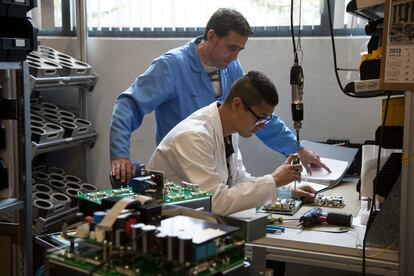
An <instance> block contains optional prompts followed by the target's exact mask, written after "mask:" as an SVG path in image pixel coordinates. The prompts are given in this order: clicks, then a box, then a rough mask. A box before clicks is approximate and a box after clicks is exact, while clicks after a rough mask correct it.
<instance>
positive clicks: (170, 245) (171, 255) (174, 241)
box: [167, 233, 178, 261]
mask: <svg viewBox="0 0 414 276" xmlns="http://www.w3.org/2000/svg"><path fill="white" fill-rule="evenodd" d="M167 260H169V261H172V260H178V237H177V234H174V233H171V234H168V235H167Z"/></svg>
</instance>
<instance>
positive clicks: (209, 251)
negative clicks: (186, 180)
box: [45, 212, 244, 275]
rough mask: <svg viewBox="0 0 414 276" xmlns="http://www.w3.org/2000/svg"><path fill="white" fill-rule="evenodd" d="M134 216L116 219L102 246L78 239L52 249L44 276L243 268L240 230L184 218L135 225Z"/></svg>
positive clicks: (208, 272)
mask: <svg viewBox="0 0 414 276" xmlns="http://www.w3.org/2000/svg"><path fill="white" fill-rule="evenodd" d="M135 218H136V217H135V215H134V213H133V212H132V213H129V214H122V215H120V216H118V218H117V220H116V221H115V223H114V224H113V228H112V229H111V230H110V231H108V232H107V234H106V235H105V240H103V241H102V242H98V241H96V240H93V239H91V238H82V239H81V238H77V239H76V243H77V244H76V245H75V244H74V243H73V242H71V246H69V247H66V248H64V249H62V248H58V249H55V250H52V251H49V253H48V255H47V256H46V262H45V268H46V274H49V275H55V274H59V273H60V274H62V275H67V274H69V273H75V274H74V275H92V274H93V275H216V274H218V273H224V272H225V271H227V270H233V269H236V270H237V269H241V268H242V267H243V263H244V241H242V240H237V239H236V238H234V236H233V235H234V234H235V233H236V232H237V228H236V227H232V226H228V225H222V224H215V223H209V222H206V221H204V220H200V219H195V218H191V217H187V216H182V215H178V216H174V217H171V218H166V219H164V220H162V221H161V225H160V226H158V227H156V226H155V225H150V224H145V223H142V222H140V221H138V220H136V222H138V223H133V224H131V221H132V220H133V219H135ZM224 274H225V273H224Z"/></svg>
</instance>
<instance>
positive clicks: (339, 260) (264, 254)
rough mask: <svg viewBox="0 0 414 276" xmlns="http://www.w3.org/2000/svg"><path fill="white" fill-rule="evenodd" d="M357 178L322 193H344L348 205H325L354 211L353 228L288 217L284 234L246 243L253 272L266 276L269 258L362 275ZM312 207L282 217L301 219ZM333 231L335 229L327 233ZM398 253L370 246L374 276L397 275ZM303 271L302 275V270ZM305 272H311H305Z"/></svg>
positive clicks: (369, 268) (369, 265)
mask: <svg viewBox="0 0 414 276" xmlns="http://www.w3.org/2000/svg"><path fill="white" fill-rule="evenodd" d="M357 181H358V179H356V178H348V179H344V180H343V181H342V182H341V183H340V184H339V185H337V186H336V187H333V188H331V189H329V190H326V191H323V192H322V193H323V194H324V195H327V196H335V195H342V196H343V198H344V201H345V204H346V205H345V207H343V208H329V207H322V208H323V209H324V210H326V211H328V212H350V213H352V215H353V217H354V223H353V226H352V228H351V229H349V230H348V231H346V230H345V229H344V231H343V232H341V229H340V228H338V227H332V226H327V228H326V229H324V228H323V227H316V228H313V229H312V228H311V229H309V230H308V229H303V228H302V227H297V224H298V221H292V220H289V221H288V220H286V221H285V222H284V223H283V224H279V225H280V226H283V227H285V231H284V232H283V233H277V234H266V236H265V237H263V238H260V239H257V240H254V241H252V242H249V243H247V244H246V256H247V257H248V258H249V259H250V262H251V273H250V275H265V274H264V271H265V266H266V260H273V261H280V262H286V263H287V267H289V266H291V267H292V264H293V266H298V264H300V265H306V266H312V267H320V268H323V269H322V270H321V273H315V275H332V274H331V273H332V272H330V273H327V271H328V270H330V269H335V270H341V271H342V270H343V271H347V272H346V273H345V274H344V275H359V274H360V272H361V271H362V243H363V238H364V234H365V226H364V225H361V224H360V223H359V217H358V216H357V215H358V213H359V211H360V206H361V203H360V200H359V195H358V193H357V191H356V189H355V187H356V183H357ZM313 207H315V206H312V205H304V206H302V207H301V208H300V209H299V210H298V211H297V213H296V214H295V215H293V216H290V217H289V216H283V217H284V218H290V219H292V218H297V219H298V218H299V217H300V216H301V215H303V214H304V213H305V212H306V211H307V210H309V209H310V208H313ZM246 212H256V211H255V210H248V211H246ZM245 215H247V214H245ZM274 216H275V215H274ZM276 216H279V215H276ZM292 223H293V224H295V225H292ZM331 230H332V231H333V232H325V231H331ZM335 231H339V232H335ZM398 255H399V254H398V250H392V249H384V248H372V247H367V248H366V256H367V258H366V272H367V273H368V274H374V275H398V270H399V264H398ZM323 271H325V272H326V273H323ZM294 274H296V275H298V274H297V272H296V273H292V275H294ZM300 274H301V275H303V273H300ZM339 274H340V273H339ZM339 274H335V275H337V276H338V275H339ZM306 275H312V274H310V273H306Z"/></svg>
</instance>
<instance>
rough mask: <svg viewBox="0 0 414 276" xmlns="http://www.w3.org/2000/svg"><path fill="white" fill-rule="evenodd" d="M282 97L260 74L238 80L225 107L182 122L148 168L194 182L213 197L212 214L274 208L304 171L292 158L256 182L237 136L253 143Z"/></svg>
mask: <svg viewBox="0 0 414 276" xmlns="http://www.w3.org/2000/svg"><path fill="white" fill-rule="evenodd" d="M278 101H279V97H278V94H277V91H276V87H275V86H274V85H273V83H272V82H271V81H270V80H269V79H268V78H267V77H266V76H265V75H264V74H263V73H261V72H257V71H251V72H249V73H248V74H246V75H245V76H243V77H241V78H240V79H239V80H237V81H236V82H235V83H234V84H233V86H232V87H231V89H230V92H229V93H228V94H227V97H226V99H225V100H224V103H223V104H220V102H213V103H212V104H210V105H208V106H206V107H204V108H201V109H199V110H197V111H196V112H194V113H193V114H191V115H190V116H188V117H187V118H186V119H184V120H183V121H181V122H180V123H178V125H176V126H175V127H174V128H173V129H172V130H171V131H170V132H169V133H168V134H167V135H166V136H165V137H164V139H162V141H161V143H160V144H159V145H158V147H157V148H156V150H155V151H154V153H153V154H152V156H151V159H150V161H149V162H148V164H147V167H148V168H149V169H150V170H151V169H152V170H158V171H163V172H165V176H166V178H167V179H168V180H169V181H173V182H179V181H187V182H190V183H196V184H198V185H199V186H200V189H201V190H202V191H205V192H210V193H211V194H212V204H211V206H212V211H213V212H214V213H216V214H220V215H229V214H232V213H235V212H239V211H242V210H245V209H249V208H254V207H257V206H261V205H264V204H266V203H270V202H272V201H274V200H275V199H276V194H277V188H280V187H282V186H284V185H286V184H289V183H290V182H292V181H297V180H299V179H300V173H301V170H302V166H301V165H300V164H296V165H292V164H291V161H292V159H293V156H292V155H291V156H289V158H288V159H287V160H286V161H285V162H284V163H283V164H282V165H281V166H280V167H279V168H277V169H276V170H275V171H274V172H273V173H272V174H268V175H265V176H262V177H253V176H251V175H250V174H249V173H248V172H247V171H246V169H245V167H244V165H243V162H242V156H241V153H240V150H239V148H238V144H239V135H240V136H242V137H244V138H249V137H251V136H252V135H253V134H255V133H256V132H257V131H258V132H260V131H261V130H263V129H264V128H265V125H266V124H268V123H270V122H271V121H272V120H273V116H274V115H273V109H274V108H275V106H276V105H277V103H278ZM294 192H295V195H294V196H295V197H297V196H303V197H305V198H308V199H311V200H313V198H314V192H315V191H314V190H313V189H312V188H311V187H310V186H302V187H300V188H298V189H297V190H296V191H294Z"/></svg>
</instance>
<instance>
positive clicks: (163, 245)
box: [150, 232, 167, 257]
mask: <svg viewBox="0 0 414 276" xmlns="http://www.w3.org/2000/svg"><path fill="white" fill-rule="evenodd" d="M150 252H151V253H155V254H158V255H161V256H163V257H167V235H166V234H165V233H162V232H161V233H158V234H156V235H155V246H154V247H153V250H152V248H151V247H150Z"/></svg>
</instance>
